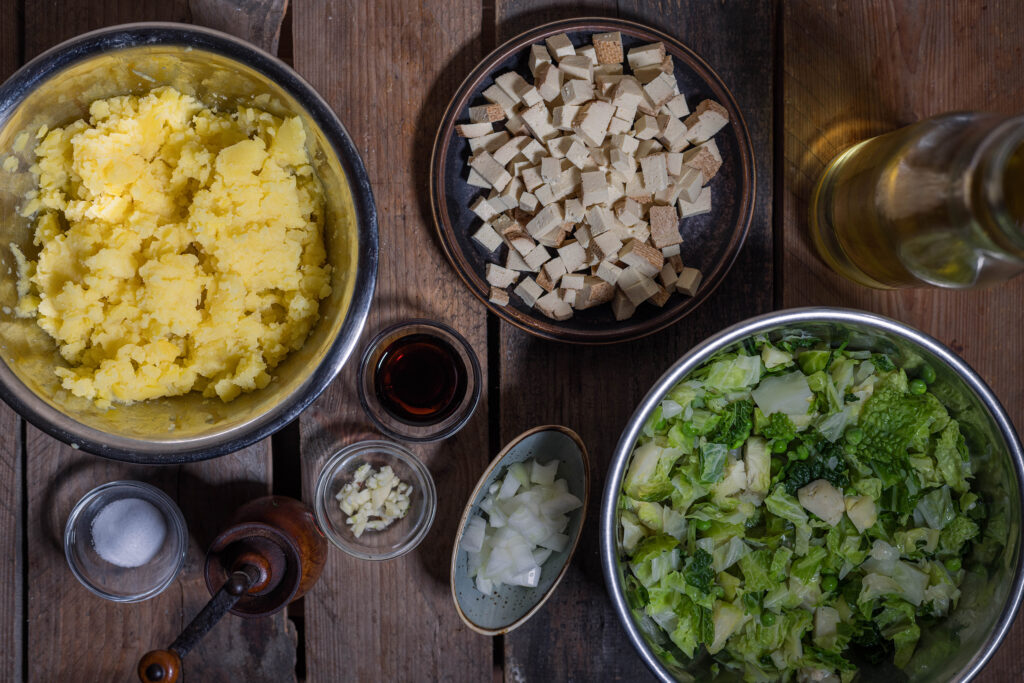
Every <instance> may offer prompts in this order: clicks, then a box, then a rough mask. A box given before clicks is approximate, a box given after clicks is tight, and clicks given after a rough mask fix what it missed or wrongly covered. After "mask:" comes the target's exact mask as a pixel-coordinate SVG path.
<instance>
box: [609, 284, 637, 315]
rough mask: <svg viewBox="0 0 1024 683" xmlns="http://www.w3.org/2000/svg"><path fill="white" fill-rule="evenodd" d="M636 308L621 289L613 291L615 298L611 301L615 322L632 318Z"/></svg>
mask: <svg viewBox="0 0 1024 683" xmlns="http://www.w3.org/2000/svg"><path fill="white" fill-rule="evenodd" d="M635 312H636V306H635V305H634V304H633V302H632V301H630V300H629V297H628V296H626V294H625V293H624V292H623V291H622V290H621V289H616V290H615V297H614V298H613V299H612V313H614V314H615V319H616V320H626V319H628V318H631V317H633V313H635Z"/></svg>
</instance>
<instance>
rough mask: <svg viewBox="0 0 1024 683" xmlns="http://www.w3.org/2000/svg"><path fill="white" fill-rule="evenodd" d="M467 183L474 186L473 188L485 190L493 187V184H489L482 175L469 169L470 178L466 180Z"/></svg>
mask: <svg viewBox="0 0 1024 683" xmlns="http://www.w3.org/2000/svg"><path fill="white" fill-rule="evenodd" d="M466 182H467V183H469V184H470V185H472V186H473V187H482V188H485V189H490V187H491V184H490V183H489V182H487V180H485V179H484V177H483V176H482V175H480V174H479V173H477V172H476V171H474V170H473V169H469V177H468V178H467V179H466Z"/></svg>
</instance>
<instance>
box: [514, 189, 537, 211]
mask: <svg viewBox="0 0 1024 683" xmlns="http://www.w3.org/2000/svg"><path fill="white" fill-rule="evenodd" d="M539 206H540V202H539V201H537V195H535V194H533V193H532V192H524V193H522V194H521V195H519V208H520V209H522V210H523V211H526V212H527V213H536V212H537V209H538V208H539Z"/></svg>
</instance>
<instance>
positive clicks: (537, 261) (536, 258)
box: [523, 244, 551, 270]
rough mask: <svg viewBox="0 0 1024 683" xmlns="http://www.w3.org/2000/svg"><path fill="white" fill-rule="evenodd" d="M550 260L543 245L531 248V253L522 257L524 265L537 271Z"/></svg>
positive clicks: (548, 253)
mask: <svg viewBox="0 0 1024 683" xmlns="http://www.w3.org/2000/svg"><path fill="white" fill-rule="evenodd" d="M550 259H551V253H550V252H549V251H548V249H547V247H545V246H544V245H543V244H538V245H537V246H536V247H534V248H533V251H531V252H530V253H529V254H527V255H525V256H523V260H524V261H526V265H528V266H530V268H532V269H533V270H537V269H539V268H540V267H541V266H543V265H544V264H545V263H547V262H548V261H549V260H550Z"/></svg>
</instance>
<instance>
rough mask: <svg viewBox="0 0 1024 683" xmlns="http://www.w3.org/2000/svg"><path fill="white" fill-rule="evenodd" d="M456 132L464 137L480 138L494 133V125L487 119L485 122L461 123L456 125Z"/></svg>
mask: <svg viewBox="0 0 1024 683" xmlns="http://www.w3.org/2000/svg"><path fill="white" fill-rule="evenodd" d="M455 132H456V133H458V135H459V137H462V138H479V137H482V136H484V135H490V134H491V133H493V132H494V126H492V125H491V124H490V122H486V121H485V122H483V123H460V124H459V125H457V126H455Z"/></svg>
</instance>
